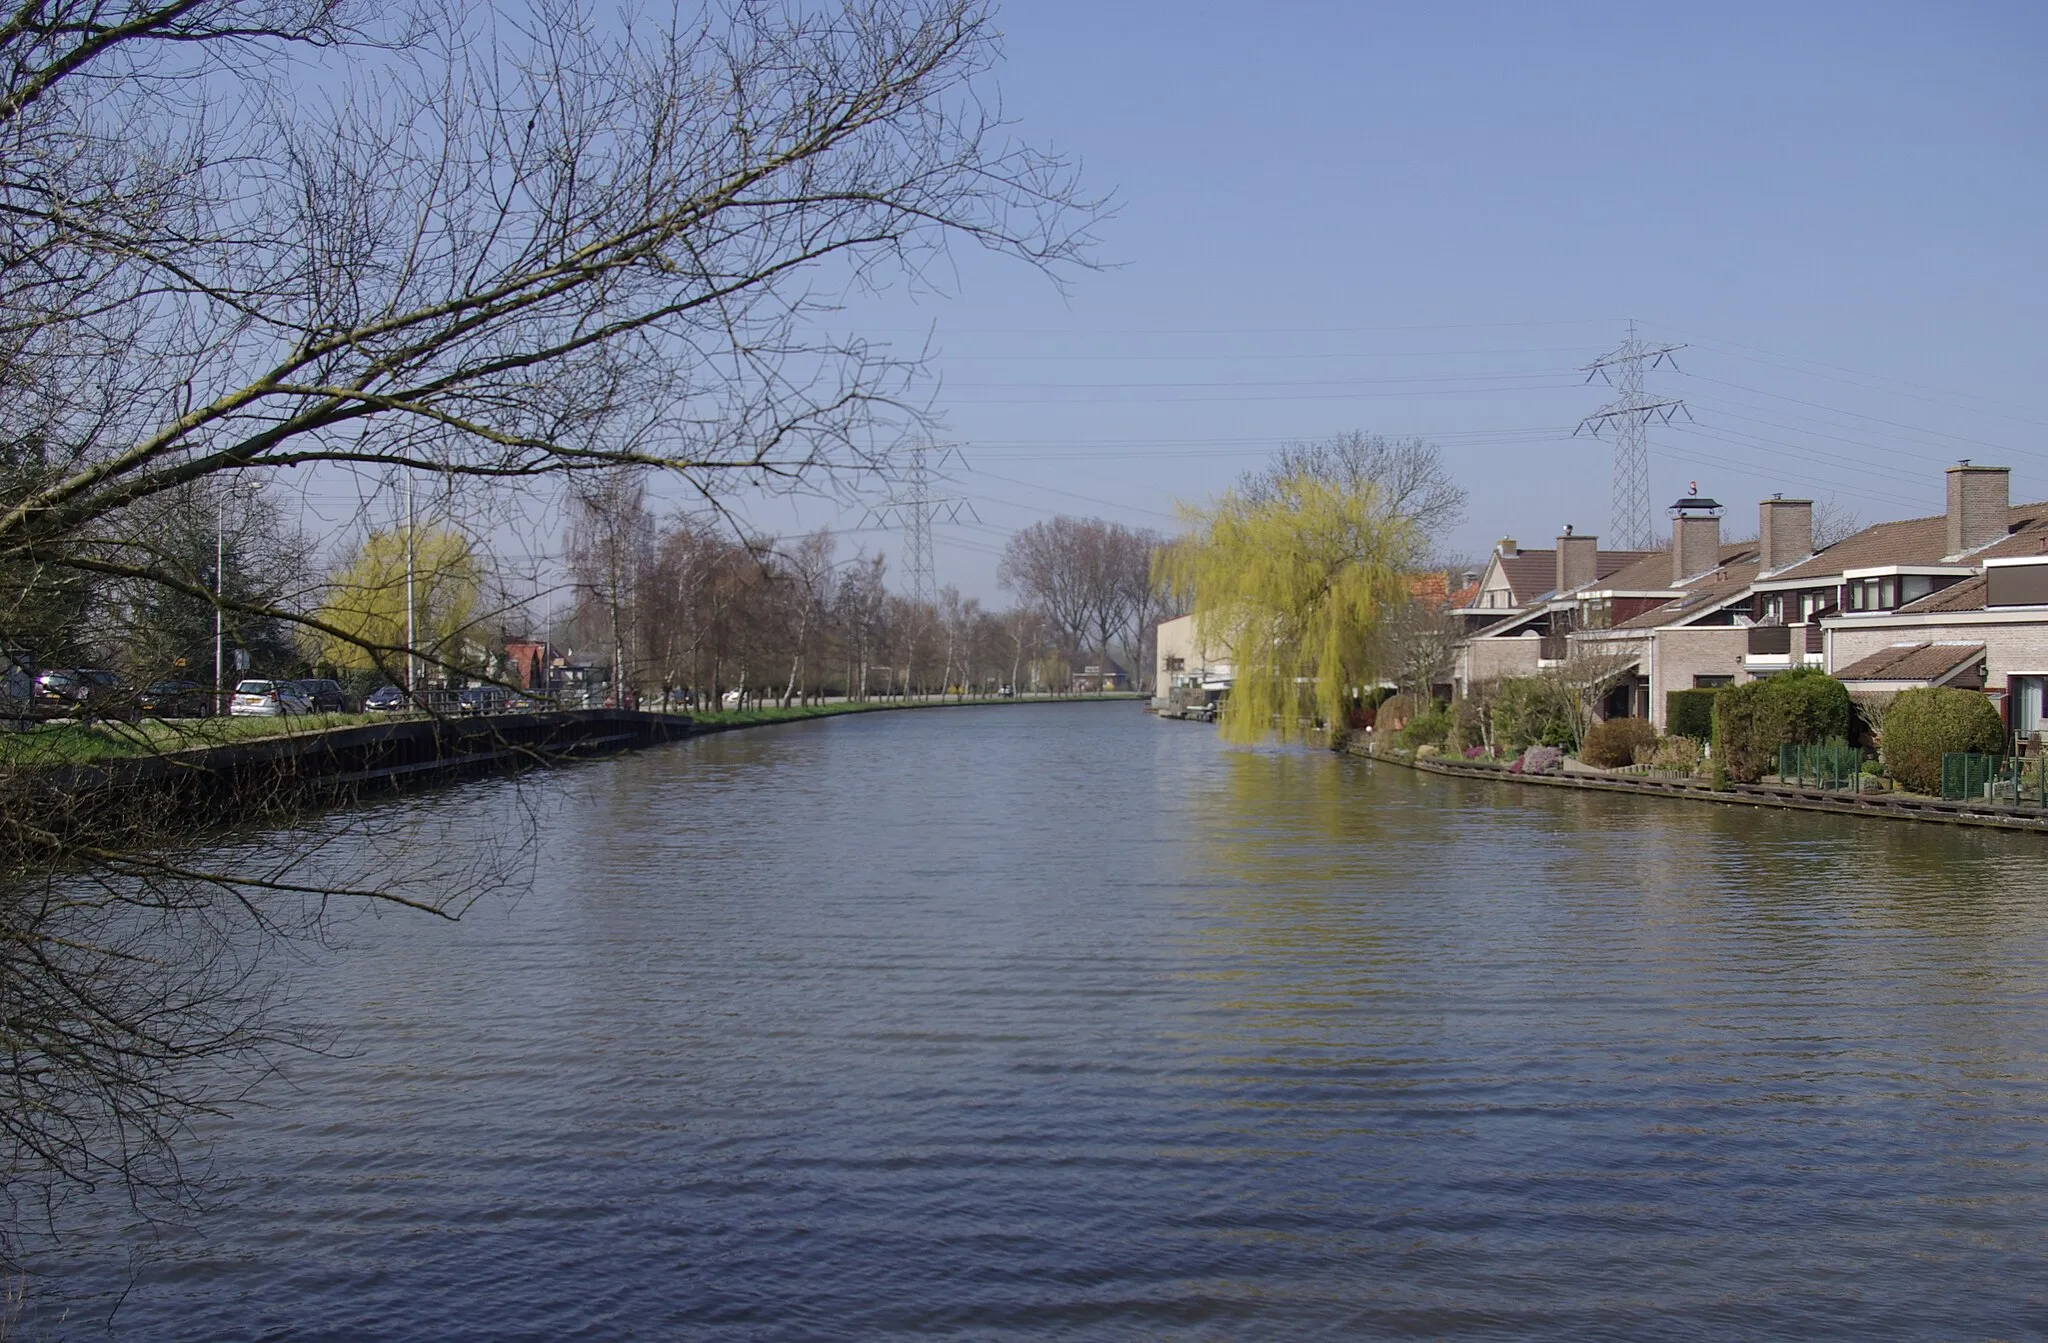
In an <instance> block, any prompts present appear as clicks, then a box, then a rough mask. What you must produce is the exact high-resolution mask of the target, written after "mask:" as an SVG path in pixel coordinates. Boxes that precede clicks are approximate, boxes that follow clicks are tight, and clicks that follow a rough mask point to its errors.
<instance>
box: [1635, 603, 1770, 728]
mask: <svg viewBox="0 0 2048 1343" xmlns="http://www.w3.org/2000/svg"><path fill="white" fill-rule="evenodd" d="M1651 642H1652V646H1653V647H1652V652H1651V655H1650V722H1651V723H1653V724H1654V725H1655V726H1656V728H1657V730H1658V731H1659V732H1664V731H1667V730H1668V728H1669V724H1667V723H1666V722H1665V711H1664V692H1665V691H1667V690H1690V689H1692V687H1693V678H1694V677H1696V676H1733V677H1734V678H1735V679H1736V680H1737V681H1747V680H1749V679H1750V677H1749V676H1748V674H1747V673H1745V672H1744V671H1743V669H1742V660H1743V656H1744V654H1745V653H1747V652H1748V650H1749V631H1748V630H1746V629H1739V628H1737V627H1735V626H1733V625H1694V626H1677V627H1667V628H1664V629H1660V630H1658V631H1657V633H1656V637H1655V638H1654V639H1653V640H1652V641H1651Z"/></svg>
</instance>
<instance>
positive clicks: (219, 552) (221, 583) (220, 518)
mask: <svg viewBox="0 0 2048 1343" xmlns="http://www.w3.org/2000/svg"><path fill="white" fill-rule="evenodd" d="M227 567H228V497H227V495H226V494H222V495H221V496H220V498H219V499H216V500H215V501H214V505H213V711H214V714H215V715H216V716H221V717H224V716H226V714H227V711H228V703H227V699H228V697H227V686H226V684H225V683H224V682H223V681H222V679H221V678H222V676H223V675H224V669H223V665H222V664H223V663H224V662H225V661H226V657H225V654H226V652H227V621H226V620H225V618H224V615H225V613H224V611H223V609H222V607H221V604H220V602H221V595H222V594H223V592H225V591H226V581H227V580H226V574H227Z"/></svg>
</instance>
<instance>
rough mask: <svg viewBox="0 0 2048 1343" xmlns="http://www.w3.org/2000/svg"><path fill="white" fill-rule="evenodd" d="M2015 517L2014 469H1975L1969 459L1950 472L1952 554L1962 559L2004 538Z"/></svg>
mask: <svg viewBox="0 0 2048 1343" xmlns="http://www.w3.org/2000/svg"><path fill="white" fill-rule="evenodd" d="M2011 516H2012V468H2011V467H2009V466H1971V465H1970V459H1969V458H1967V457H1965V458H1964V459H1963V460H1962V461H1961V462H1958V463H1957V464H1956V465H1954V466H1951V467H1950V468H1949V469H1948V553H1949V554H1951V555H1960V554H1962V553H1963V552H1964V551H1966V550H1975V549H1976V548H1977V547H1978V546H1981V545H1983V544H1984V543H1985V542H1987V541H1996V540H1997V539H1998V538H1999V537H2001V536H2004V535H2005V532H2006V527H2007V526H2008V520H2009V519H2010V518H2011Z"/></svg>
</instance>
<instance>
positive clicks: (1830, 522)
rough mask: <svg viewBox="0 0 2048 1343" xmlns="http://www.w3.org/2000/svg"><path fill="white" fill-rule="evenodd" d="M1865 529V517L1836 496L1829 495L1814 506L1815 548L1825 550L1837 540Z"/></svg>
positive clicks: (1842, 539) (1845, 538)
mask: <svg viewBox="0 0 2048 1343" xmlns="http://www.w3.org/2000/svg"><path fill="white" fill-rule="evenodd" d="M1862 530H1863V519H1862V518H1861V517H1859V516H1857V513H1856V510H1855V509H1854V508H1851V507H1850V506H1849V505H1848V504H1845V503H1843V502H1842V500H1841V499H1840V498H1839V497H1837V496H1835V495H1832V494H1831V495H1829V496H1828V497H1827V498H1825V499H1822V500H1820V501H1819V502H1817V503H1815V504H1814V506H1813V548H1814V549H1815V550H1823V549H1826V548H1827V547H1828V546H1831V545H1833V544H1834V543H1835V542H1837V541H1844V540H1847V539H1848V538H1849V537H1852V536H1854V535H1855V534H1856V533H1858V532H1860V531H1862Z"/></svg>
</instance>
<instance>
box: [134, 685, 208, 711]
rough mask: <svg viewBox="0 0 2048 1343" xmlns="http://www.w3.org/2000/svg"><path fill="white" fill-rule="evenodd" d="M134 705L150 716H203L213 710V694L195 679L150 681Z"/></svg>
mask: <svg viewBox="0 0 2048 1343" xmlns="http://www.w3.org/2000/svg"><path fill="white" fill-rule="evenodd" d="M135 707H136V708H138V709H140V710H142V712H143V713H145V714H147V715H149V716H150V717H151V718H204V717H206V716H207V715H208V714H210V713H212V712H213V695H212V694H211V693H210V692H209V691H208V690H207V689H206V687H205V686H202V685H200V684H199V683H198V682H197V681H151V682H150V683H149V685H148V686H147V687H146V688H144V690H143V692H142V693H141V694H140V695H138V696H136V698H135Z"/></svg>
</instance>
